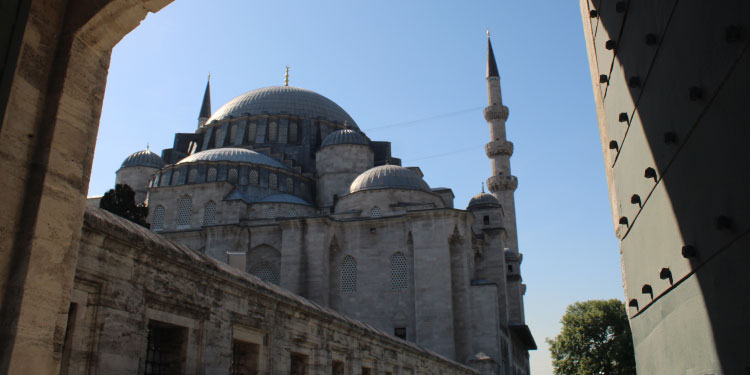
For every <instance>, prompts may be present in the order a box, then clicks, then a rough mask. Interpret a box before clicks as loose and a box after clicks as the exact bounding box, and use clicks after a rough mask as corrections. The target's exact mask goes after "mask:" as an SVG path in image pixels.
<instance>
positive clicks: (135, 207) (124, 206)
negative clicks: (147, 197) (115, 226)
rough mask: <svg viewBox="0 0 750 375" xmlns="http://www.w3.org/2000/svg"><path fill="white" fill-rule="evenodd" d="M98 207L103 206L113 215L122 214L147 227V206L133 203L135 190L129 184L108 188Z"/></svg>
mask: <svg viewBox="0 0 750 375" xmlns="http://www.w3.org/2000/svg"><path fill="white" fill-rule="evenodd" d="M99 208H103V209H105V210H107V211H109V212H111V213H113V214H115V215H118V216H122V217H124V218H126V219H128V220H130V221H132V222H134V223H136V224H139V225H141V226H144V227H146V228H148V227H149V224H148V223H147V222H146V216H148V207H146V205H145V204H142V203H141V204H136V203H135V191H133V188H131V187H130V185H121V184H117V185H115V188H114V189H109V191H108V192H106V193H104V196H103V197H102V199H101V201H99Z"/></svg>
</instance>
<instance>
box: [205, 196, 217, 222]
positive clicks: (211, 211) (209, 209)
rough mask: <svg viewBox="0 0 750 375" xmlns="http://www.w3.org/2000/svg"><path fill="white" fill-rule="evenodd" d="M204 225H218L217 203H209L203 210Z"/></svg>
mask: <svg viewBox="0 0 750 375" xmlns="http://www.w3.org/2000/svg"><path fill="white" fill-rule="evenodd" d="M203 225H216V202H214V201H208V203H206V207H204V208H203Z"/></svg>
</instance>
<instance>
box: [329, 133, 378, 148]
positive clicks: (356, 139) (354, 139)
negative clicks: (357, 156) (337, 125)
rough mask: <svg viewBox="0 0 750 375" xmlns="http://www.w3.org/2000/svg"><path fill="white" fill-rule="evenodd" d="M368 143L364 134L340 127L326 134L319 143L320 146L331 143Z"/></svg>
mask: <svg viewBox="0 0 750 375" xmlns="http://www.w3.org/2000/svg"><path fill="white" fill-rule="evenodd" d="M369 144H370V142H369V141H367V138H365V136H364V134H362V133H360V132H358V131H356V130H352V129H342V130H337V131H335V132H333V133H331V134H328V136H327V137H326V138H325V139H324V140H323V143H321V144H320V147H325V146H333V145H365V146H367V145H369Z"/></svg>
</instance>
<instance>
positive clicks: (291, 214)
mask: <svg viewBox="0 0 750 375" xmlns="http://www.w3.org/2000/svg"><path fill="white" fill-rule="evenodd" d="M286 217H297V210H295V209H293V208H290V209H289V211H287V213H286Z"/></svg>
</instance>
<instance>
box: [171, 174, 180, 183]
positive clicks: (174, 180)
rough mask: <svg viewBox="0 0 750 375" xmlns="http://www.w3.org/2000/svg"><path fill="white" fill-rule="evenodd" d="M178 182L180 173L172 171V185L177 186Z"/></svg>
mask: <svg viewBox="0 0 750 375" xmlns="http://www.w3.org/2000/svg"><path fill="white" fill-rule="evenodd" d="M178 181H180V171H174V173H172V185H173V186H174V185H177V182H178Z"/></svg>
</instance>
